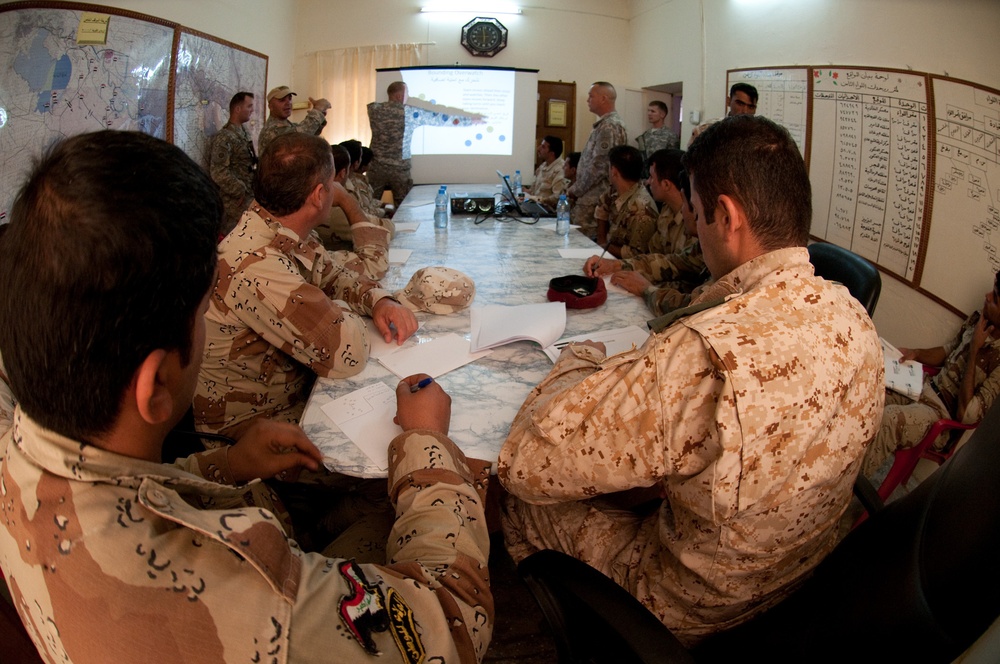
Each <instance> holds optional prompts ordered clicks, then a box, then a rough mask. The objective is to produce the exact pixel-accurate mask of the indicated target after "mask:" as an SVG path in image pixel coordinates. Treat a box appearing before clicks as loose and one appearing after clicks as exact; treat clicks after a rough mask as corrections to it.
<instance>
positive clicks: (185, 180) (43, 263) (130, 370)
mask: <svg viewBox="0 0 1000 664" xmlns="http://www.w3.org/2000/svg"><path fill="white" fill-rule="evenodd" d="M222 213H223V207H222V199H221V197H220V195H219V190H218V188H217V187H216V185H215V184H214V183H213V182H212V180H211V178H210V177H209V176H208V174H207V173H206V172H205V171H204V170H203V169H202V168H201V167H199V166H198V164H196V163H195V162H194V161H192V160H191V159H190V158H189V157H188V156H187V155H186V154H184V152H183V151H182V150H181V149H180V148H178V147H176V146H174V145H171V144H170V143H167V142H165V141H161V140H159V139H156V138H153V137H152V136H148V135H146V134H142V133H138V132H126V131H98V132H94V133H89V134H79V135H77V136H73V137H71V138H68V139H66V140H64V141H61V142H59V143H57V144H55V145H54V146H52V147H51V148H50V149H49V151H48V152H47V153H46V154H45V155H44V157H43V158H42V159H41V160H40V161H38V162H36V164H35V166H34V168H33V169H32V172H31V174H30V175H29V177H28V180H27V182H26V183H25V184H24V186H23V188H22V189H21V191H20V192H19V193H18V195H17V198H16V199H15V201H14V204H13V207H12V208H11V221H10V224H9V226H8V228H7V230H6V231H5V232H4V233H3V239H2V242H0V246H2V248H0V253H2V254H3V255H4V256H5V260H2V261H0V320H2V321H3V324H2V325H0V353H2V354H3V361H4V364H5V366H6V370H7V375H8V377H9V379H10V387H11V390H12V391H13V393H14V396H15V397H16V398H17V400H18V402H19V403H20V405H21V407H22V408H23V409H24V412H25V413H27V414H28V416H30V417H31V418H32V419H33V420H35V421H36V422H38V423H39V424H40V425H42V426H44V427H46V428H48V429H51V430H52V431H55V432H57V433H59V434H62V435H64V436H67V437H69V438H73V439H75V440H81V441H86V440H88V439H91V438H92V437H95V436H99V435H101V434H104V433H107V432H108V431H110V430H111V428H112V427H113V426H114V424H115V421H116V419H117V418H118V416H119V415H120V411H121V406H122V399H123V397H124V394H125V392H126V390H127V389H128V386H129V384H130V383H131V381H132V379H133V377H134V375H135V371H136V370H137V369H138V367H139V366H140V365H141V364H142V362H143V361H144V360H145V358H146V357H147V356H148V355H149V354H150V353H151V352H153V351H155V350H157V349H164V350H177V351H180V354H181V359H182V360H183V361H184V362H185V363H189V362H200V361H201V358H200V357H199V358H194V357H192V356H191V353H192V348H191V342H192V331H193V326H194V324H195V322H196V320H195V316H196V315H197V313H198V310H199V305H200V304H201V301H202V299H203V298H204V296H205V294H206V293H207V292H208V290H209V288H210V287H211V286H212V279H213V277H214V274H215V265H216V261H217V252H218V250H217V247H216V242H217V240H218V237H219V231H220V228H221V222H222Z"/></svg>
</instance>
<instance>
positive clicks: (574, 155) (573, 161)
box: [566, 152, 582, 168]
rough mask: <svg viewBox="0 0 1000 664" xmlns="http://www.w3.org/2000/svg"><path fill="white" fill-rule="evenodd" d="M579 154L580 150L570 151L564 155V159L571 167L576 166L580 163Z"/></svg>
mask: <svg viewBox="0 0 1000 664" xmlns="http://www.w3.org/2000/svg"><path fill="white" fill-rule="evenodd" d="M581 154H582V153H581V152H570V153H569V154H568V155H566V161H568V162H569V165H570V167H571V168H576V167H577V166H579V165H580V155H581Z"/></svg>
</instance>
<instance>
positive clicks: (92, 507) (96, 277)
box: [0, 131, 493, 664]
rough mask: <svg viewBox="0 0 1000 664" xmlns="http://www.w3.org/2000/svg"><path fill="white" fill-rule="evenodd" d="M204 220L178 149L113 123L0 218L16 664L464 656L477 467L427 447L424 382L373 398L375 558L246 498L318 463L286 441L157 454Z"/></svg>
mask: <svg viewBox="0 0 1000 664" xmlns="http://www.w3.org/2000/svg"><path fill="white" fill-rule="evenodd" d="M222 210H223V207H222V202H221V200H220V198H219V195H218V193H217V190H216V187H215V185H214V184H213V183H212V181H211V180H210V179H209V177H208V175H207V174H206V173H205V172H204V171H202V169H201V168H200V167H199V166H198V165H197V164H195V163H194V162H193V161H191V159H190V158H188V157H187V156H186V155H184V153H183V152H182V151H181V150H180V149H178V148H177V147H175V146H172V145H170V144H168V143H165V142H163V141H159V140H157V139H155V138H152V137H150V136H147V135H145V134H141V133H139V132H114V131H101V132H95V133H91V134H81V135H78V136H75V137H73V138H70V139H68V140H66V141H65V142H63V143H61V144H59V145H58V146H56V147H55V149H54V150H53V151H52V152H51V153H50V154H49V155H48V156H47V158H46V159H45V160H44V161H43V162H42V163H41V165H40V166H38V167H37V168H36V169H35V172H34V173H33V174H32V176H31V178H30V180H29V182H28V184H27V185H26V187H25V188H24V190H23V191H22V192H21V194H20V195H19V196H18V199H17V201H16V202H15V204H14V208H13V214H12V220H11V222H10V228H9V230H8V232H6V233H5V234H4V237H3V239H2V240H0V246H2V251H3V252H4V254H5V255H11V254H12V255H16V256H19V257H21V258H23V260H17V261H10V260H8V261H2V262H0V319H2V320H3V321H4V324H3V325H2V326H0V349H2V352H3V356H4V362H5V363H6V367H7V369H8V376H9V378H10V380H11V385H12V387H13V390H14V393H15V394H16V395H17V398H18V401H19V405H18V406H17V409H16V411H15V414H14V424H13V427H14V428H13V430H12V431H11V433H10V434H7V435H4V436H3V437H2V438H0V449H3V450H5V454H4V455H2V456H0V487H2V495H3V499H2V500H0V569H2V572H3V574H4V576H5V577H6V581H7V585H8V586H9V588H10V591H11V597H12V600H13V604H14V606H15V607H16V608H17V610H18V612H19V614H20V617H21V620H22V621H23V622H24V625H25V627H26V628H27V631H28V633H29V634H30V635H31V636H32V638H33V640H34V642H35V645H36V647H37V648H38V651H39V654H40V655H41V656H42V657H43V658H45V659H46V660H48V661H58V662H78V663H80V662H168V661H169V662H233V663H235V662H254V661H261V662H263V661H266V662H277V661H280V662H286V663H289V664H294V663H296V662H317V661H330V662H345V663H347V662H380V663H391V664H402V663H403V662H414V661H439V662H444V661H447V662H460V661H461V662H475V661H477V660H479V659H482V657H483V655H484V653H485V651H486V648H487V646H488V645H489V641H490V636H491V631H492V622H493V600H492V596H491V594H490V588H489V584H488V574H487V559H488V557H489V535H488V533H487V532H486V520H485V517H484V513H483V507H482V506H483V499H484V495H483V494H484V493H485V485H484V484H483V481H482V480H484V479H485V478H487V477H488V472H489V470H488V469H489V464H486V463H484V462H478V461H475V460H467V459H466V458H465V457H464V455H463V454H462V452H461V451H460V450H459V449H458V448H457V447H455V445H454V444H453V443H452V442H451V441H450V440H449V439H448V437H447V433H448V427H449V420H450V399H449V397H448V395H447V394H445V393H444V392H443V391H442V390H441V389H440V387H439V386H437V385H436V384H431V385H428V386H427V387H426V388H424V389H421V390H420V391H419V392H416V393H413V392H411V386H412V385H415V384H419V381H420V380H421V379H422V378H424V377H425V376H423V375H417V376H411V377H409V378H407V379H406V380H404V381H401V382H400V383H399V385H398V386H397V388H396V399H397V410H396V417H395V418H394V419H395V421H396V422H397V424H399V425H400V427H401V428H402V429H403V431H404V433H402V434H400V435H399V436H397V437H396V438H395V439H394V440H393V441H392V442H391V443H390V447H389V458H390V460H391V461H390V468H389V481H388V486H386V482H385V480H383V481H382V487H383V488H382V492H383V494H384V493H386V488H388V493H389V497H390V499H391V500H392V503H393V505H394V506H395V508H396V512H397V514H398V518H397V519H396V521H395V527H394V531H393V532H392V535H391V536H390V537H389V538H388V547H387V548H388V551H389V555H390V556H391V558H392V561H393V562H391V563H389V564H384V563H383V564H378V565H375V564H362V563H356V562H354V561H353V560H350V559H346V560H345V559H343V558H337V557H328V556H326V555H323V554H320V553H305V552H303V551H302V549H300V548H299V545H298V544H297V542H296V541H295V540H294V539H292V538H291V537H290V535H289V534H288V533H287V532H285V531H284V530H283V529H282V526H281V522H280V520H279V519H278V518H277V515H276V513H275V511H274V510H272V509H271V507H272V505H270V504H268V503H266V502H261V501H260V500H259V499H261V498H265V497H266V496H265V495H264V494H263V493H262V492H260V489H261V487H262V486H263V485H262V484H261V483H260V482H259V481H256V479H255V478H257V477H261V476H263V477H269V476H271V475H273V474H274V473H276V472H279V471H281V472H287V471H290V470H296V469H297V468H299V467H301V466H305V467H309V468H316V467H318V465H319V459H320V452H319V450H318V449H316V447H315V446H314V445H312V443H310V442H309V440H308V439H307V438H306V437H305V434H304V433H303V432H302V430H301V429H299V428H298V427H295V426H292V425H289V424H281V423H276V422H267V423H261V424H259V425H257V426H255V427H254V428H253V429H251V430H250V431H248V433H247V435H246V436H244V437H243V438H242V439H241V440H240V441H239V442H237V443H236V444H235V445H233V446H231V447H227V448H225V449H223V450H218V451H212V452H205V453H202V454H197V455H193V456H191V457H189V458H186V459H182V460H180V461H179V462H177V463H176V464H164V463H161V462H160V455H161V446H162V443H163V439H164V436H165V435H166V434H167V432H168V431H170V429H171V427H173V426H174V424H175V423H176V422H177V421H178V420H179V419H180V418H181V416H182V415H183V413H184V412H185V411H186V410H187V409H188V407H189V404H190V402H191V394H192V392H193V390H194V384H195V381H196V379H197V375H198V364H199V362H200V358H201V346H202V344H204V343H205V319H204V317H203V316H202V314H203V313H204V311H205V309H206V307H207V306H208V300H209V297H210V296H211V293H212V284H213V282H214V280H215V271H216V260H217V252H216V241H217V238H218V234H219V227H220V221H221V219H222ZM67 321H72V322H73V324H70V325H67V324H66V323H67ZM56 375H58V376H59V379H58V380H53V376H56ZM247 482H249V484H246V483H247ZM6 647H7V645H6V644H5V648H6ZM7 655H8V652H7V651H6V650H5V651H4V659H5V661H6V658H7Z"/></svg>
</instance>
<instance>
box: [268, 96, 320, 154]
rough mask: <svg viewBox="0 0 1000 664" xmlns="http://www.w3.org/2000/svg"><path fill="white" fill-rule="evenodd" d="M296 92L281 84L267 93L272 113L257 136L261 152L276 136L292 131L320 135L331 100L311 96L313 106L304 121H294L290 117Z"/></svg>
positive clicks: (310, 100) (269, 108) (310, 101)
mask: <svg viewBox="0 0 1000 664" xmlns="http://www.w3.org/2000/svg"><path fill="white" fill-rule="evenodd" d="M294 96H296V93H295V92H292V91H291V90H289V89H288V86H287V85H281V86H278V87H276V88H274V89H273V90H271V91H270V92H268V93H267V108H268V110H269V111H270V114H269V115H268V116H267V120H266V121H265V122H264V126H263V127H261V129H260V136H258V137H257V149H258V150H260V154H264V150H266V149H267V146H268V145H269V144H270V143H271V141H272V140H274V137H275V136H280V135H281V134H284V133H287V132H290V131H301V132H302V133H305V134H314V135H319V132H320V131H322V130H323V127H325V126H326V112H327V111H329V110H330V106H331V104H330V102H328V101H327V100H326V99H313V98H312V97H310V98H309V103H310V104H311V108H310V109H309V110H308V111H306V117H305V118H304V119H303V120H302V122H292V121H291V120H289V119H288V118H289V117H291V115H292V97H294Z"/></svg>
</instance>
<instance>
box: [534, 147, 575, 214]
mask: <svg viewBox="0 0 1000 664" xmlns="http://www.w3.org/2000/svg"><path fill="white" fill-rule="evenodd" d="M562 151H563V142H562V139H561V138H559V137H558V136H546V137H545V138H543V139H542V140H541V142H539V144H538V147H537V148H536V149H535V154H537V155H538V160H539V164H538V168H537V169H535V181H534V182H532V183H531V186H530V187H526V188H525V191H527V192H528V198H530V199H532V200H536V201H538V202H539V203H541V204H542V205H544V206H546V207H548V208H549V209H552V210H555V209H556V204H557V203H558V202H559V195H560V194H562V193H563V192H564V191H565V189H566V187H567V184H566V178H565V176H564V175H563V165H564V163H565V161H566V160H565V159H563V158H562Z"/></svg>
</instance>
